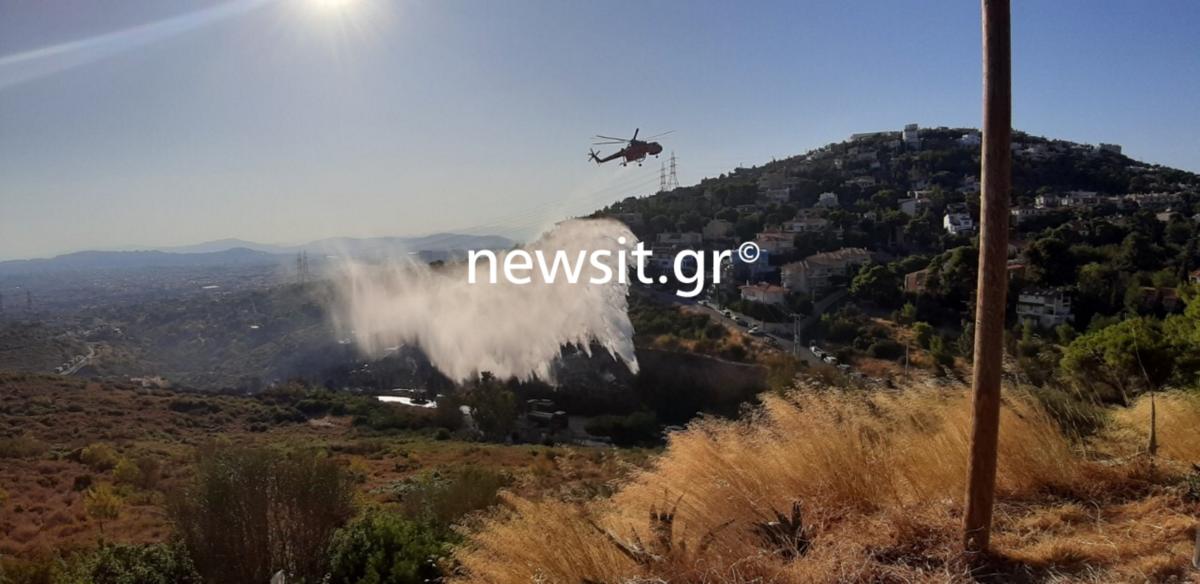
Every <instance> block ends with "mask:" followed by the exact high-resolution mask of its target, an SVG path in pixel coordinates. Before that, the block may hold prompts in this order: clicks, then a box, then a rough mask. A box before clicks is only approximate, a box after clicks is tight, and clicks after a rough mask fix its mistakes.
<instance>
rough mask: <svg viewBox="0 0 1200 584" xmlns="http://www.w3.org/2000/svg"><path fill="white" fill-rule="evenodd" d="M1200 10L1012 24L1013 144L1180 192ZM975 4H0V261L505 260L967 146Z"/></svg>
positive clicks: (1072, 15)
mask: <svg viewBox="0 0 1200 584" xmlns="http://www.w3.org/2000/svg"><path fill="white" fill-rule="evenodd" d="M1196 16H1200V6H1198V5H1196V4H1194V3H1187V2H1164V3H1160V4H1154V5H1143V4H1140V3H1136V2H1132V1H1112V2H1105V3H1103V4H1102V5H1097V4H1095V3H1090V2H1081V1H1075V2H1062V3H1054V4H1036V5H1018V6H1016V7H1014V14H1013V60H1014V126H1015V128H1016V129H1018V130H1022V131H1026V132H1030V133H1032V134H1036V135H1044V136H1047V137H1051V138H1062V139H1068V140H1074V141H1078V142H1086V143H1097V142H1112V143H1118V144H1121V145H1122V146H1123V147H1124V150H1125V154H1127V155H1129V156H1130V157H1132V158H1135V159H1139V160H1144V161H1146V162H1150V163H1157V164H1164V165H1168V166H1173V167H1178V168H1183V169H1186V170H1191V171H1200V119H1198V118H1200V116H1196V115H1195V112H1194V105H1193V104H1191V103H1190V98H1191V96H1194V95H1197V94H1198V93H1200V63H1198V60H1197V59H1196V55H1197V54H1200V40H1197V37H1196V36H1195V35H1194V34H1193V32H1192V31H1190V30H1189V28H1190V27H1189V24H1190V23H1191V22H1194V20H1195V18H1194V17H1196ZM978 18H979V6H978V5H977V4H976V3H963V2H952V1H939V2H930V3H925V4H922V5H920V7H919V9H916V8H913V7H911V6H907V5H897V4H892V3H871V4H869V5H858V6H845V5H840V4H833V5H830V4H825V3H808V2H805V3H785V2H780V3H764V4H758V5H755V6H753V7H748V6H744V5H724V4H715V3H714V4H709V3H705V4H696V3H675V2H662V3H652V4H648V5H647V4H644V3H634V2H616V3H604V4H600V5H578V6H576V5H572V6H569V7H568V6H563V5H559V4H556V3H549V2H539V1H533V0H524V1H518V2H506V3H503V4H501V3H489V4H480V3H470V2H454V1H451V2H428V1H414V2H385V1H383V0H295V1H283V0H223V1H197V2H185V1H181V2H172V3H163V2H154V1H150V0H123V1H120V2H112V3H104V4H103V5H98V4H95V3H93V2H88V1H86V0H64V1H63V2H56V3H53V4H50V3H0V176H3V177H4V179H3V183H2V184H0V189H2V193H0V194H2V197H0V203H2V205H3V206H2V209H3V212H2V213H0V259H13V258H27V257H47V256H52V255H55V254H59V253H65V252H70V251H77V250H82V249H111V248H119V247H127V246H130V245H137V246H147V247H165V246H177V245H189V244H196V243H201V242H207V241H213V240H220V239H225V238H238V239H245V240H250V241H255V242H262V243H273V242H303V241H309V240H316V239H323V238H327V237H343V236H344V237H372V236H399V237H405V236H420V235H423V234H428V233H435V232H455V233H468V234H495V235H502V236H507V237H513V238H518V239H520V238H527V237H530V236H532V235H535V234H536V233H538V232H540V231H541V230H542V229H544V228H545V227H548V226H549V225H550V224H552V223H553V222H555V221H557V220H559V219H563V218H566V217H568V216H571V215H575V214H581V213H587V212H590V211H591V210H594V209H596V208H599V207H601V206H603V205H605V204H608V203H610V202H612V201H615V200H619V199H621V198H624V197H626V196H630V195H645V194H650V193H651V192H652V191H653V190H655V188H656V187H657V185H658V173H659V163H660V162H662V161H663V160H665V158H666V157H665V156H664V158H663V160H653V159H651V160H649V161H647V162H646V165H645V166H644V167H641V168H639V167H630V168H619V167H615V166H612V165H608V166H602V167H596V166H595V165H592V164H590V163H589V162H588V161H587V160H586V159H585V154H586V151H587V148H588V146H589V142H590V137H591V136H592V135H593V134H597V133H599V134H608V135H619V136H625V135H628V134H631V133H632V132H633V129H634V128H636V127H640V128H641V130H642V133H643V134H651V133H659V132H663V131H667V130H675V131H676V132H675V133H674V134H672V135H670V136H668V137H667V138H666V139H664V141H663V142H664V146H665V148H666V151H665V152H664V155H668V154H669V153H670V152H672V151H673V152H675V153H676V154H677V155H678V157H679V178H680V182H681V183H682V184H685V185H686V184H693V183H695V182H697V181H698V180H699V179H700V178H702V177H704V176H715V175H717V174H719V173H721V172H725V171H728V170H730V169H732V168H734V167H735V166H738V165H741V164H745V165H755V164H761V163H763V162H767V161H769V160H771V159H772V158H782V157H785V156H789V155H794V154H799V153H802V152H804V151H807V150H809V149H812V148H815V147H819V146H822V145H824V144H826V143H829V142H836V141H841V140H844V139H845V138H846V137H847V136H848V135H849V134H851V133H855V132H867V131H876V130H883V129H899V128H900V127H901V126H902V125H903V124H905V123H908V122H916V123H919V124H921V125H922V126H939V125H946V126H970V127H976V126H978V125H979V122H978V119H979V75H980V73H979V57H978V52H979V24H978V22H979V21H978Z"/></svg>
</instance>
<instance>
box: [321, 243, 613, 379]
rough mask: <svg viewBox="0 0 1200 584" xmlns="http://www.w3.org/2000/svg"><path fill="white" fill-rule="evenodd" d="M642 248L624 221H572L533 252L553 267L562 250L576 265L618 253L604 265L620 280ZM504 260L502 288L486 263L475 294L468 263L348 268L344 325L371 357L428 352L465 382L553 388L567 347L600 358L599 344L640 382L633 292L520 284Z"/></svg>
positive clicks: (337, 312) (540, 281)
mask: <svg viewBox="0 0 1200 584" xmlns="http://www.w3.org/2000/svg"><path fill="white" fill-rule="evenodd" d="M619 238H624V239H623V241H624V243H623V244H622V243H620V242H619ZM636 242H637V239H636V237H635V236H634V235H633V233H632V232H630V231H629V228H628V227H626V226H625V225H623V224H621V223H620V222H617V221H613V220H610V219H591V220H569V221H564V222H562V223H559V224H558V225H556V226H555V227H554V228H552V229H551V230H550V231H548V232H547V233H545V234H544V235H542V237H541V238H540V239H538V240H537V241H535V242H533V243H532V244H529V245H527V246H525V248H524V249H526V250H528V251H529V252H530V253H535V252H536V251H537V250H541V251H542V252H543V254H545V255H546V256H547V257H553V254H554V253H555V252H557V251H559V250H562V251H564V252H566V254H567V256H568V257H571V258H575V257H577V256H578V255H579V254H580V253H581V252H586V253H589V254H591V253H592V252H594V251H595V250H602V249H603V250H608V251H609V252H611V253H610V254H609V255H608V256H607V257H606V258H605V259H603V260H601V261H602V262H603V263H605V265H607V266H609V268H610V269H612V270H613V271H614V273H615V272H616V271H617V269H618V259H617V256H618V253H627V252H628V251H629V250H631V249H633V246H634V245H635V244H636ZM496 256H497V258H498V260H499V261H498V262H497V264H498V265H499V266H501V268H500V269H499V270H498V271H499V272H500V277H499V278H498V279H497V281H496V282H495V283H491V282H490V281H489V280H488V278H487V276H486V275H487V273H488V268H487V267H486V264H487V260H480V261H479V262H478V268H477V269H478V274H479V275H480V277H479V278H478V281H477V282H476V283H474V284H471V283H469V282H468V280H467V266H466V263H465V262H462V263H453V264H449V265H446V266H442V267H438V268H431V267H430V266H427V265H425V264H423V263H419V262H416V261H413V260H411V259H406V260H398V261H393V262H390V263H387V264H385V265H379V264H370V265H368V264H364V263H361V262H356V261H352V260H347V261H346V262H345V263H344V264H343V266H342V270H341V273H340V274H338V275H337V276H336V277H335V281H336V282H337V284H338V294H337V301H336V306H335V307H334V310H333V314H334V317H335V324H337V325H338V327H339V328H340V329H341V330H342V331H344V332H345V333H346V334H349V335H351V336H352V337H353V338H354V340H355V342H356V343H357V344H358V346H359V348H360V349H361V350H362V351H363V352H365V353H366V354H367V355H368V356H371V357H380V356H382V355H384V354H385V353H386V352H387V349H388V348H390V347H396V346H401V345H415V346H419V347H420V348H421V349H422V350H423V351H424V352H425V354H426V355H427V356H428V357H429V359H430V361H431V362H432V363H433V365H434V366H435V367H437V368H438V370H440V371H441V372H442V373H443V374H445V375H446V376H447V377H449V378H450V379H453V380H456V381H464V380H467V379H470V378H472V377H474V376H475V375H477V374H478V373H481V372H484V371H487V372H490V373H492V374H494V375H496V376H497V377H500V378H510V377H515V378H518V379H522V380H528V379H533V378H537V379H541V380H544V381H549V382H553V381H554V378H553V369H552V366H553V364H554V362H555V360H556V359H557V358H558V357H559V355H560V354H561V351H562V349H563V347H564V346H568V345H575V346H578V347H580V348H581V349H582V350H584V351H587V352H588V353H589V354H590V351H591V346H592V344H593V343H594V344H598V345H599V346H601V347H603V348H604V349H605V350H606V351H607V352H608V353H609V354H610V355H612V356H613V357H614V358H616V359H619V360H621V361H623V362H624V363H625V364H626V366H628V367H629V369H630V370H631V371H633V372H635V373H636V372H637V357H636V356H635V354H634V347H633V325H632V324H631V323H630V322H629V314H628V311H627V299H626V295H627V292H628V286H627V284H623V283H620V282H619V281H618V280H617V279H616V278H613V279H612V281H611V282H608V283H605V284H594V283H590V282H589V281H588V278H586V277H584V278H581V279H580V280H579V282H578V283H576V284H571V283H569V282H567V281H566V279H565V278H563V277H561V274H560V277H558V278H552V279H551V280H552V281H547V279H546V278H545V277H544V275H543V274H542V273H541V272H540V271H539V270H538V269H537V268H536V267H535V269H533V270H532V278H533V281H532V282H530V283H528V284H524V285H519V284H514V283H512V282H508V281H506V280H505V279H504V277H503V268H502V266H503V261H504V256H505V253H504V252H497V253H496Z"/></svg>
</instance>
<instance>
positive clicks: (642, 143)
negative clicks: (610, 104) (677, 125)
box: [588, 128, 674, 166]
mask: <svg viewBox="0 0 1200 584" xmlns="http://www.w3.org/2000/svg"><path fill="white" fill-rule="evenodd" d="M640 130H641V129H640V128H638V129H635V130H634V131H633V138H630V139H629V140H625V139H624V138H613V137H611V136H595V137H594V139H595V140H601V141H599V142H592V145H593V146H607V145H614V144H624V145H625V147H624V148H622V149H620V150H617V151H616V152H613V153H612V154H609V155H608V156H605V157H604V158H601V157H600V155H599V153H597V152H596V151H595V149H592V150H589V151H588V157H589V159H590V160H595V161H596V164H604V163H605V162H608V161H609V160H616V159H618V158H624V159H625V160H624V161H623V162H621V166H625V165H626V164H629V163H630V162H636V163H638V166H641V165H642V160H644V159H645V158H646V156H647V155H651V154H653V155H654V156H655V157H657V156H658V155H659V154H660V153H661V152H662V150H663V147H662V144H659V143H658V142H653V141H652V140H654V139H655V138H661V137H663V136H666V135H667V134H670V133H671V132H663V133H661V134H658V135H656V136H650V137H649V138H646V139H645V140H638V139H637V136H638V132H639V131H640ZM672 131H674V130H672Z"/></svg>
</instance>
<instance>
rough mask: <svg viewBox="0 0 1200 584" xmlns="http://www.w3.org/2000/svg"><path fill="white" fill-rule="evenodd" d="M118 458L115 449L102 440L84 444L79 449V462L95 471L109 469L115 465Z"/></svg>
mask: <svg viewBox="0 0 1200 584" xmlns="http://www.w3.org/2000/svg"><path fill="white" fill-rule="evenodd" d="M120 460H121V457H120V456H119V455H118V454H117V451H116V450H114V449H113V447H112V446H109V445H107V444H104V443H103V442H97V443H95V444H91V445H88V446H85V447H84V448H83V450H80V451H79V462H82V463H83V464H86V465H88V466H90V467H91V468H92V470H96V471H106V470H111V469H112V468H113V467H115V466H117V462H119V461H120Z"/></svg>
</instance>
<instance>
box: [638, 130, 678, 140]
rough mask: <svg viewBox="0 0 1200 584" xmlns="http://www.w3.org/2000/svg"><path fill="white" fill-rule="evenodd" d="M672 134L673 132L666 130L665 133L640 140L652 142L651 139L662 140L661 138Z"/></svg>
mask: <svg viewBox="0 0 1200 584" xmlns="http://www.w3.org/2000/svg"><path fill="white" fill-rule="evenodd" d="M674 133H675V130H668V131H666V132H663V133H661V134H655V135H653V136H650V137H648V138H642V139H643V140H653V139H655V138H662V137H663V136H666V135H667V134H674Z"/></svg>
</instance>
